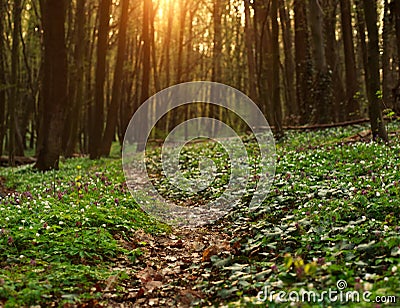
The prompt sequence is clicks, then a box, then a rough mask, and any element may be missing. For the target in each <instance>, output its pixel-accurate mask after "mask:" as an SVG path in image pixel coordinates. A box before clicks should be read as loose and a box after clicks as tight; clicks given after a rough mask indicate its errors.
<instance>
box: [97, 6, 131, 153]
mask: <svg viewBox="0 0 400 308" xmlns="http://www.w3.org/2000/svg"><path fill="white" fill-rule="evenodd" d="M128 9H129V0H122V4H121V18H120V24H119V31H118V51H117V62H116V64H115V71H114V84H113V89H112V99H111V104H110V105H109V107H108V112H107V123H106V128H105V131H104V136H103V151H102V154H103V155H106V156H108V155H109V154H110V149H111V144H112V141H113V138H114V136H115V128H116V126H117V118H118V107H119V105H120V101H121V94H122V87H121V85H122V76H123V73H124V63H125V55H126V31H127V24H128Z"/></svg>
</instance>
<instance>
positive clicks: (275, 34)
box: [271, 0, 283, 138]
mask: <svg viewBox="0 0 400 308" xmlns="http://www.w3.org/2000/svg"><path fill="white" fill-rule="evenodd" d="M278 2H279V0H272V3H271V22H272V27H271V29H272V75H273V77H272V78H273V79H272V110H273V119H274V122H273V125H274V126H275V134H276V136H277V137H278V138H280V137H282V136H283V128H282V105H281V91H280V57H279V24H278Z"/></svg>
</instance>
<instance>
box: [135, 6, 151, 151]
mask: <svg viewBox="0 0 400 308" xmlns="http://www.w3.org/2000/svg"><path fill="white" fill-rule="evenodd" d="M150 1H152V0H144V4H143V28H142V41H143V58H142V61H143V63H142V64H143V66H142V68H143V71H142V86H141V91H140V104H143V103H144V102H145V101H146V100H147V99H148V98H149V87H150V70H151V65H150V58H151V47H150V46H151V37H150V11H151V7H152V4H151V3H150ZM148 116H151V115H148ZM145 120H146V119H141V123H140V127H139V128H138V129H144V127H145V125H146V123H145V122H146V121H145ZM137 142H138V145H137V151H143V150H144V149H145V140H137Z"/></svg>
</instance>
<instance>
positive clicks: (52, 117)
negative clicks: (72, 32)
mask: <svg viewBox="0 0 400 308" xmlns="http://www.w3.org/2000/svg"><path fill="white" fill-rule="evenodd" d="M41 9H42V23H43V31H44V41H43V43H44V52H45V54H44V76H43V88H42V91H43V107H44V108H43V115H42V116H43V120H42V122H41V123H42V125H41V127H40V134H41V135H42V137H41V138H40V139H41V141H42V142H41V143H40V144H39V146H38V150H39V155H38V159H37V162H36V165H35V167H36V168H37V169H39V170H42V171H45V170H51V169H58V162H59V157H60V154H61V151H62V149H61V147H62V132H63V126H64V111H65V107H66V104H67V102H68V98H67V73H68V69H67V50H66V44H65V12H66V5H65V0H42V1H41Z"/></svg>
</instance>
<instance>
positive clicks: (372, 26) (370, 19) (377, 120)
mask: <svg viewBox="0 0 400 308" xmlns="http://www.w3.org/2000/svg"><path fill="white" fill-rule="evenodd" d="M363 7H364V14H365V22H366V26H367V31H368V62H367V64H368V74H367V94H368V101H369V116H370V121H371V131H372V136H373V138H374V139H377V138H381V139H382V140H384V141H388V135H387V132H386V128H385V124H384V122H383V117H382V106H381V101H380V99H379V97H378V92H379V91H380V75H379V34H378V33H379V32H378V25H377V22H378V15H377V11H376V3H375V1H370V0H363Z"/></svg>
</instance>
